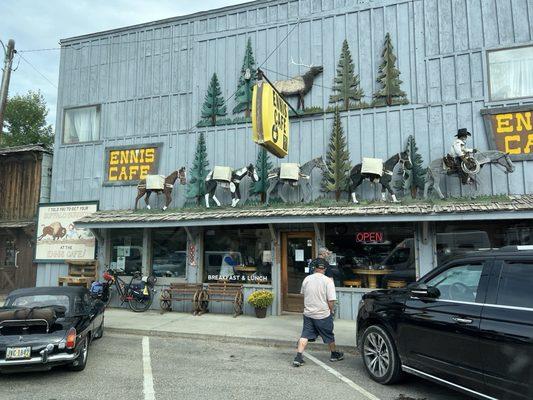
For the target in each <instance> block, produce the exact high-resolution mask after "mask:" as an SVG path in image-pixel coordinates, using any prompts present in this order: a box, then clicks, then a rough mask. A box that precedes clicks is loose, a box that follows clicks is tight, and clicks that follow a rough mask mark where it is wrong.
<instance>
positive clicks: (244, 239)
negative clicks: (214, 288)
mask: <svg viewBox="0 0 533 400" xmlns="http://www.w3.org/2000/svg"><path fill="white" fill-rule="evenodd" d="M271 242H272V241H271V238H270V232H269V230H268V229H263V228H256V227H246V228H242V229H232V228H224V227H222V228H216V229H207V230H206V231H205V236H204V243H205V254H204V282H224V281H226V282H230V283H231V282H234V283H237V282H239V283H250V284H261V283H263V284H270V283H271V279H272V276H271V274H272V259H271V258H272V254H271Z"/></svg>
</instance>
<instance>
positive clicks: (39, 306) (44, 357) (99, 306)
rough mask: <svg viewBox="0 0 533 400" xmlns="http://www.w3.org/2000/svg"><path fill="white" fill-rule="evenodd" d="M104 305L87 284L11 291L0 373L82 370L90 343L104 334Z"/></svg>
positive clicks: (1, 324) (2, 325)
mask: <svg viewBox="0 0 533 400" xmlns="http://www.w3.org/2000/svg"><path fill="white" fill-rule="evenodd" d="M104 309H105V307H104V304H103V303H102V302H101V301H99V300H95V299H93V298H92V297H91V295H90V292H89V291H88V290H87V289H86V288H82V287H73V286H70V287H67V286H65V287H39V288H29V289H18V290H15V291H13V292H11V293H10V294H9V295H8V297H7V299H6V302H5V304H4V306H3V307H0V372H2V373H5V372H20V371H27V370H32V371H35V370H48V369H50V368H52V367H55V366H58V365H66V366H67V367H68V368H69V369H71V370H72V371H82V370H83V369H85V365H86V363H87V356H88V350H89V345H90V343H91V341H92V340H93V339H96V338H100V337H102V335H103V333H104Z"/></svg>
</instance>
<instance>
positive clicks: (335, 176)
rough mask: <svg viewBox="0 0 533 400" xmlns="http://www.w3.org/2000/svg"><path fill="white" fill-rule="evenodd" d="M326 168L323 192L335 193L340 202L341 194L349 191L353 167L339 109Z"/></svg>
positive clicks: (334, 120) (332, 130)
mask: <svg viewBox="0 0 533 400" xmlns="http://www.w3.org/2000/svg"><path fill="white" fill-rule="evenodd" d="M326 166H327V167H328V171H327V172H326V173H324V175H323V177H322V190H323V191H324V192H335V200H337V201H339V200H340V197H341V192H343V191H347V190H348V185H349V182H350V180H349V174H350V168H351V166H350V152H349V151H348V147H347V143H346V137H345V136H344V130H343V129H342V124H341V116H340V114H339V110H338V109H336V110H335V116H334V117H333V127H332V129H331V136H330V138H329V148H328V152H327V155H326Z"/></svg>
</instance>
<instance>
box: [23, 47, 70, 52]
mask: <svg viewBox="0 0 533 400" xmlns="http://www.w3.org/2000/svg"><path fill="white" fill-rule="evenodd" d="M53 50H61V47H49V48H47V49H46V48H45V49H29V50H17V51H18V52H19V53H36V52H39V51H53Z"/></svg>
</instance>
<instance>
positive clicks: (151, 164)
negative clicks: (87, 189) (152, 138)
mask: <svg viewBox="0 0 533 400" xmlns="http://www.w3.org/2000/svg"><path fill="white" fill-rule="evenodd" d="M161 147H162V144H161V143H156V144H142V145H131V146H115V147H107V148H106V162H105V181H104V185H136V184H137V183H139V181H140V180H141V179H145V178H146V175H154V174H157V172H158V168H159V159H160V158H161Z"/></svg>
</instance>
